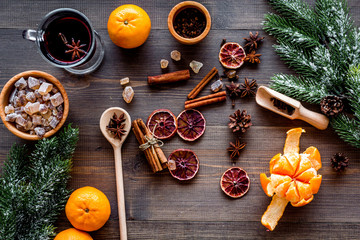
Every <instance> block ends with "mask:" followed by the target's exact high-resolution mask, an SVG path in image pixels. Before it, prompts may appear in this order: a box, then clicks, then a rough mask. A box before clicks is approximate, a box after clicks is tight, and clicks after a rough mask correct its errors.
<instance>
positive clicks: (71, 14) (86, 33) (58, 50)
mask: <svg viewBox="0 0 360 240" xmlns="http://www.w3.org/2000/svg"><path fill="white" fill-rule="evenodd" d="M22 35H23V38H24V39H27V40H29V41H32V42H35V43H36V45H37V47H38V50H39V52H40V54H41V56H42V57H43V58H44V59H45V60H46V61H48V62H49V63H51V64H52V65H54V66H56V67H60V68H64V69H65V70H66V71H68V72H71V73H73V74H79V75H83V74H88V73H91V72H92V71H94V70H95V69H97V67H99V66H100V64H101V62H102V60H103V59H104V54H105V49H104V42H103V41H102V40H101V37H100V35H99V34H98V33H97V32H96V31H95V30H94V29H93V27H92V25H91V23H90V21H89V19H88V18H87V17H86V16H85V15H84V14H83V13H81V12H79V11H77V10H75V9H71V8H59V9H55V10H53V11H51V12H49V13H48V14H46V15H45V16H44V17H43V19H42V21H41V22H40V24H39V26H38V29H37V30H33V29H26V30H24V31H23V33H22Z"/></svg>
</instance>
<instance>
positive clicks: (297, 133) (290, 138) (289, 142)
mask: <svg viewBox="0 0 360 240" xmlns="http://www.w3.org/2000/svg"><path fill="white" fill-rule="evenodd" d="M303 132H305V130H304V129H302V128H293V129H290V130H289V131H287V133H286V134H287V136H286V140H285V146H284V154H287V153H299V150H300V149H299V142H300V137H301V133H303Z"/></svg>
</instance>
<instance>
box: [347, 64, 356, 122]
mask: <svg viewBox="0 0 360 240" xmlns="http://www.w3.org/2000/svg"><path fill="white" fill-rule="evenodd" d="M345 84H346V89H347V90H348V98H349V101H350V105H351V108H352V111H353V112H354V116H355V117H356V118H357V119H358V120H360V65H358V66H352V67H350V70H349V75H348V78H347V81H346V83H345Z"/></svg>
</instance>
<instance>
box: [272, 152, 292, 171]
mask: <svg viewBox="0 0 360 240" xmlns="http://www.w3.org/2000/svg"><path fill="white" fill-rule="evenodd" d="M295 170H296V167H293V166H292V163H291V162H290V161H289V160H288V158H287V157H286V156H281V157H280V158H279V159H278V160H277V161H275V163H274V165H273V169H272V171H271V173H272V174H280V175H288V176H293V175H294V173H295Z"/></svg>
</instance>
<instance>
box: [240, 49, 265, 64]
mask: <svg viewBox="0 0 360 240" xmlns="http://www.w3.org/2000/svg"><path fill="white" fill-rule="evenodd" d="M260 56H261V54H257V53H255V50H252V51H251V53H248V54H246V57H245V59H244V61H245V62H249V63H260V59H259V57H260Z"/></svg>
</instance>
